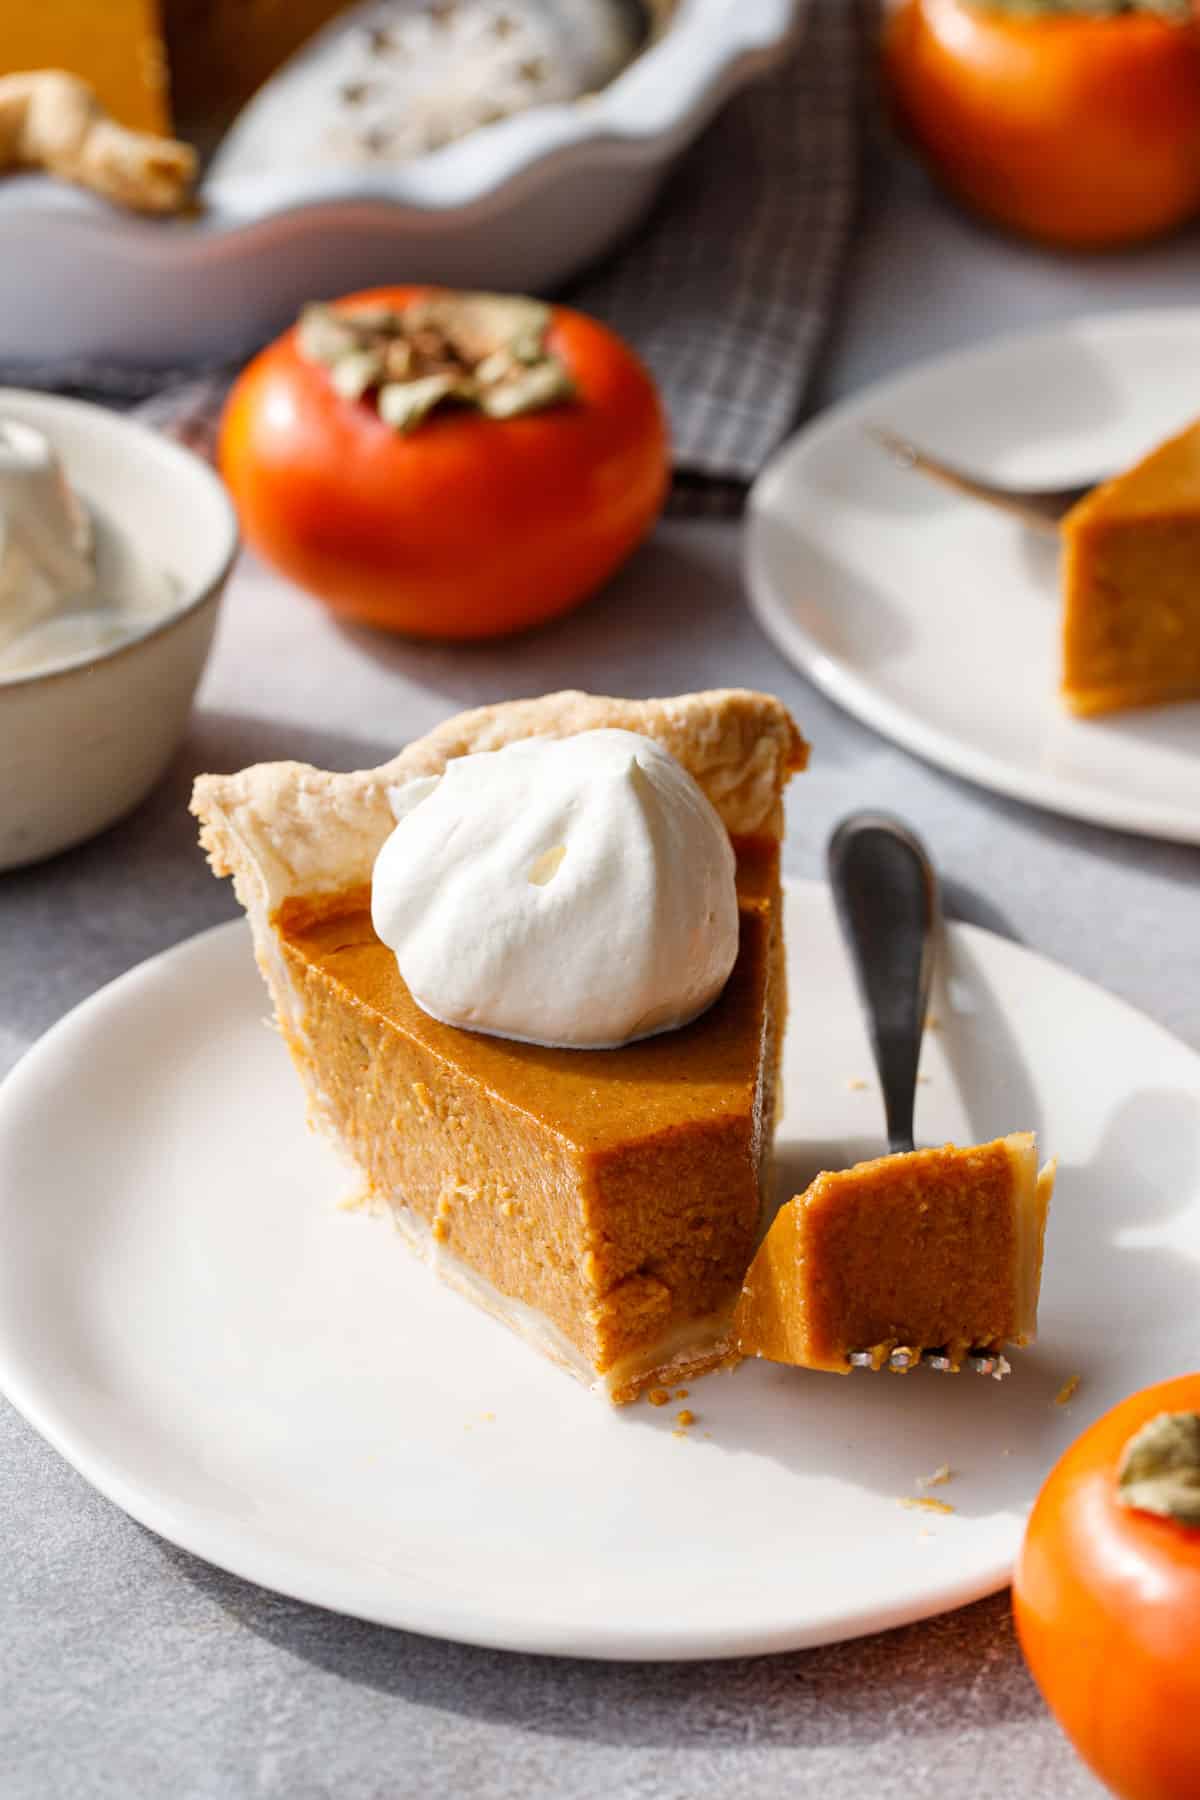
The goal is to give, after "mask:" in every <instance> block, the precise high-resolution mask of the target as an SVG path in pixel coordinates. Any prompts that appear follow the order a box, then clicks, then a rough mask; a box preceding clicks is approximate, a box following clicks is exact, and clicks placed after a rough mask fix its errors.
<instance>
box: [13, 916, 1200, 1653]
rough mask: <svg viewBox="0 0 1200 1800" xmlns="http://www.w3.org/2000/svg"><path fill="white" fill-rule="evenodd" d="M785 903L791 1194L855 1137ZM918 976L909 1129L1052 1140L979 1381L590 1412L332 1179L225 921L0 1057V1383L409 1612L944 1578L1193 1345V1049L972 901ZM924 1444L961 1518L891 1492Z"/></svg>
mask: <svg viewBox="0 0 1200 1800" xmlns="http://www.w3.org/2000/svg"><path fill="white" fill-rule="evenodd" d="M787 932H788V941H789V984H790V987H791V992H792V996H793V1025H792V1029H791V1030H790V1032H789V1035H788V1041H787V1047H786V1052H785V1068H784V1084H785V1098H786V1117H785V1121H784V1129H783V1136H782V1142H781V1146H780V1148H781V1152H782V1168H781V1180H782V1182H783V1184H784V1186H785V1188H786V1190H787V1191H794V1189H795V1188H796V1187H799V1186H800V1185H802V1184H803V1183H804V1182H805V1181H806V1180H807V1179H808V1177H809V1176H810V1175H811V1174H812V1173H813V1172H814V1171H815V1170H816V1169H818V1168H820V1167H826V1166H837V1165H839V1164H841V1163H843V1162H845V1161H848V1160H851V1159H853V1158H855V1157H857V1156H861V1155H864V1154H871V1153H874V1152H876V1151H877V1150H878V1148H879V1142H880V1132H881V1118H880V1105H879V1097H878V1093H877V1091H876V1089H875V1086H874V1083H873V1082H872V1081H871V1080H870V1079H869V1077H870V1072H871V1071H870V1059H869V1053H868V1049H867V1044H866V1040H865V1037H864V1033H863V1028H862V1025H861V1023H860V1020H859V1016H858V1008H857V1005H856V1002H855V999H854V993H853V987H852V983H851V979H850V974H849V970H848V968H847V966H846V962H845V958H844V955H843V953H842V950H841V946H840V943H839V940H838V936H837V930H836V927H835V924H834V921H833V916H832V910H831V907H830V904H829V899H828V896H827V894H826V893H825V891H824V890H823V889H821V888H819V887H816V886H813V885H802V886H798V887H794V888H792V889H791V890H790V891H789V897H788V906H787ZM943 969H944V974H945V977H946V979H945V980H944V982H943V984H942V986H943V992H942V993H941V995H940V996H939V997H938V998H937V999H936V1001H935V1005H936V1007H937V1011H938V1014H939V1017H940V1029H939V1030H936V1031H935V1032H933V1033H932V1034H931V1036H930V1037H929V1039H928V1041H927V1046H926V1050H927V1054H926V1059H925V1064H926V1068H925V1072H926V1076H927V1082H926V1083H925V1084H924V1085H922V1087H921V1088H920V1090H919V1105H918V1130H919V1132H920V1134H921V1136H922V1137H923V1138H926V1139H929V1140H933V1141H938V1140H941V1139H944V1138H949V1137H953V1138H958V1139H959V1140H960V1141H962V1140H965V1139H979V1138H985V1137H990V1136H992V1135H993V1134H995V1133H997V1132H999V1131H1002V1130H1006V1129H1008V1128H1010V1127H1016V1126H1019V1127H1030V1126H1033V1127H1036V1128H1037V1129H1038V1131H1039V1132H1040V1134H1041V1139H1042V1143H1043V1145H1044V1147H1045V1148H1046V1149H1048V1150H1053V1151H1056V1152H1057V1153H1058V1156H1059V1158H1060V1164H1061V1169H1060V1176H1059V1189H1058V1195H1057V1197H1056V1200H1055V1203H1054V1210H1053V1214H1052V1219H1051V1227H1050V1233H1049V1242H1048V1247H1047V1269H1046V1282H1045V1290H1044V1295H1043V1304H1042V1336H1041V1339H1040V1341H1039V1343H1038V1345H1037V1346H1036V1348H1035V1349H1033V1350H1030V1351H1027V1352H1025V1353H1024V1354H1021V1355H1018V1356H1015V1357H1014V1359H1013V1360H1014V1363H1015V1367H1014V1370H1013V1373H1012V1375H1011V1376H1010V1377H1009V1378H1008V1379H1007V1380H1005V1381H1003V1382H994V1381H989V1380H986V1379H982V1378H980V1377H978V1376H975V1375H961V1376H958V1377H953V1376H947V1375H936V1374H934V1373H932V1372H931V1371H929V1370H921V1371H919V1372H918V1373H916V1374H914V1375H911V1376H909V1377H907V1378H905V1379H903V1380H900V1379H897V1378H896V1377H894V1376H890V1375H870V1374H865V1373H864V1374H855V1375H851V1376H848V1377H845V1378H839V1377H837V1376H833V1375H817V1374H810V1373H806V1372H804V1371H800V1370H794V1369H784V1368H774V1367H771V1366H768V1365H767V1364H761V1363H756V1364H745V1365H743V1366H742V1367H741V1368H740V1369H738V1370H736V1371H735V1372H734V1373H733V1374H732V1375H713V1376H710V1377H708V1379H707V1380H704V1381H698V1382H696V1383H695V1384H694V1385H693V1386H692V1387H691V1390H690V1392H689V1394H688V1398H687V1401H686V1403H685V1402H684V1401H683V1400H682V1399H681V1398H679V1399H675V1400H673V1401H672V1403H671V1405H670V1406H669V1407H662V1408H659V1409H655V1408H654V1407H651V1406H647V1405H635V1406H632V1407H627V1408H623V1409H620V1410H613V1409H612V1408H610V1407H609V1406H608V1405H607V1404H606V1403H605V1402H604V1401H603V1400H601V1399H599V1398H597V1397H596V1396H594V1395H592V1394H589V1393H588V1392H587V1391H586V1390H585V1389H583V1388H582V1387H579V1386H576V1384H575V1383H574V1382H572V1381H571V1379H570V1378H569V1377H568V1376H566V1375H564V1374H562V1373H561V1372H560V1371H559V1370H558V1369H556V1368H553V1367H552V1366H551V1365H549V1364H548V1363H545V1362H543V1361H541V1360H540V1359H539V1358H538V1357H537V1356H536V1355H535V1354H534V1353H533V1352H532V1351H531V1350H529V1349H528V1348H527V1347H526V1345H524V1344H523V1343H522V1342H520V1341H519V1340H518V1339H517V1338H515V1337H513V1336H511V1335H510V1334H509V1333H508V1332H506V1331H505V1330H504V1329H503V1327H501V1326H500V1325H498V1324H496V1323H495V1322H494V1321H493V1320H492V1319H489V1318H487V1317H485V1316H484V1315H483V1314H481V1313H477V1312H476V1311H474V1310H473V1309H472V1308H471V1307H470V1306H468V1305H467V1304H466V1303H465V1302H464V1301H462V1300H460V1299H459V1298H458V1297H457V1296H456V1295H455V1294H453V1293H451V1292H449V1290H447V1289H445V1288H443V1287H440V1286H439V1285H438V1284H437V1283H436V1281H434V1279H433V1278H432V1277H431V1276H430V1274H429V1272H428V1271H427V1270H426V1269H425V1268H424V1267H422V1266H421V1265H420V1264H419V1263H418V1262H416V1261H415V1259H414V1258H413V1257H412V1256H411V1254H410V1253H409V1251H408V1250H407V1248H406V1247H405V1245H404V1244H403V1242H402V1241H400V1240H399V1239H398V1238H397V1237H395V1236H394V1234H393V1233H392V1232H391V1231H390V1230H389V1228H388V1226H387V1225H386V1224H385V1223H382V1222H380V1221H378V1220H375V1219H370V1218H366V1217H363V1216H361V1215H353V1214H347V1213H345V1212H339V1210H338V1208H337V1200H338V1198H339V1196H340V1195H341V1194H342V1193H344V1192H345V1189H346V1180H345V1177H344V1175H343V1173H342V1171H341V1169H340V1168H339V1166H338V1165H337V1164H336V1162H335V1161H334V1159H333V1158H332V1156H331V1155H330V1154H329V1153H327V1152H326V1150H325V1149H324V1148H323V1146H322V1145H321V1144H320V1143H319V1142H318V1141H317V1140H316V1139H314V1138H313V1137H311V1136H310V1135H309V1134H308V1133H307V1132H306V1131H305V1128H304V1108H303V1103H302V1100H301V1096H300V1091H299V1087H298V1084H297V1083H296V1080H295V1077H294V1075H293V1072H292V1069H291V1066H290V1064H289V1061H288V1058H287V1055H286V1053H285V1051H284V1048H283V1045H282V1044H281V1043H280V1041H279V1038H278V1036H277V1035H276V1034H275V1033H274V1032H272V1031H269V1030H267V1029H266V1026H265V1023H264V1012H265V1008H266V1002H265V996H264V994H263V991H262V986H261V983H260V981H259V977H258V973H257V971H256V969H255V967H254V962H253V958H252V955H251V949H250V939H249V934H248V932H247V931H246V929H245V927H244V926H242V925H240V924H235V925H229V926H223V927H221V928H219V929H218V930H216V931H212V932H209V933H207V934H206V935H204V936H202V937H199V938H195V939H193V940H192V941H191V942H189V943H185V944H182V945H180V946H179V947H178V948H177V949H175V950H172V951H170V952H169V953H168V954H166V955H164V956H160V957H158V958H156V959H155V960H154V961H152V962H149V963H146V964H144V965H143V966H142V967H141V968H138V969H135V970H133V971H132V972H131V973H130V974H128V975H126V976H124V977H123V978H122V979H121V980H120V981H117V982H115V983H114V984H113V985H112V986H111V987H109V988H106V989H104V990H103V992H101V993H99V994H97V995H96V996H95V997H94V998H93V999H91V1000H89V1001H87V1002H86V1003H85V1004H84V1005H83V1006H81V1007H79V1008H78V1009H77V1010H76V1011H75V1012H74V1013H72V1014H71V1015H70V1016H69V1017H68V1018H66V1019H64V1020H63V1021H62V1023H61V1024H59V1025H58V1026H56V1027H55V1029H54V1030H52V1031H51V1032H49V1033H48V1034H47V1036H46V1037H45V1038H43V1039H42V1040H41V1042H40V1043H39V1044H38V1045H37V1046H36V1047H35V1048H34V1049H33V1050H32V1051H31V1052H30V1053H29V1055H28V1056H27V1057H26V1058H25V1060H24V1061H23V1062H22V1063H21V1064H20V1065H19V1066H18V1068H17V1069H16V1070H15V1071H14V1072H13V1074H12V1075H11V1076H10V1077H9V1079H8V1080H7V1082H6V1083H5V1084H4V1086H3V1088H2V1089H0V1386H2V1387H3V1389H4V1391H5V1392H6V1393H7V1394H8V1396H9V1397H10V1399H12V1400H13V1401H14V1402H15V1403H16V1405H17V1406H18V1407H20V1409H21V1410H22V1411H23V1412H24V1414H25V1415H26V1417H27V1418H28V1419H29V1420H30V1421H31V1422H32V1423H33V1424H34V1425H35V1426H36V1427H37V1429H38V1430H39V1431H41V1432H42V1434H43V1435H44V1436H45V1437H46V1438H48V1439H49V1440H50V1442H51V1443H52V1444H54V1445H55V1446H56V1447H57V1449H58V1450H59V1451H61V1453H62V1454H63V1455H64V1456H65V1457H67V1458H68V1459H69V1461H71V1462H72V1463H73V1464H74V1465H75V1466H76V1468H78V1469H79V1470H81V1471H82V1473H83V1474H84V1475H85V1476H87V1478H88V1479H89V1480H90V1481H92V1482H93V1483H94V1484H95V1486H96V1487H98V1488H99V1489H100V1490H101V1491H102V1492H103V1493H105V1494H107V1495H108V1496H109V1497H110V1498H111V1499H113V1500H115V1501H116V1502H117V1503H118V1505H120V1506H123V1507H124V1508H125V1509H126V1510H127V1511H128V1512H130V1513H132V1514H133V1515H134V1517H135V1518H137V1519H140V1520H141V1521H142V1522H143V1523H144V1524H146V1525H149V1526H150V1527H151V1528H152V1529H153V1530H155V1531H158V1532H160V1533H161V1534H162V1535H163V1536H165V1537H167V1538H170V1539H172V1540H174V1541H175V1542H176V1543H178V1544H181V1545H183V1546H184V1547H185V1548H186V1549H188V1550H191V1551H194V1552H196V1553H197V1554H198V1555H200V1556H204V1557H207V1558H208V1559H209V1560H210V1561H212V1562H214V1563H218V1564H220V1565H221V1566H223V1567H225V1568H227V1569H231V1570H233V1571H234V1572H235V1573H237V1574H240V1575H243V1576H246V1577H248V1578H249V1579H251V1580H253V1581H258V1582H261V1583H263V1584H264V1585H266V1586H268V1587H272V1588H277V1589H279V1590H280V1591H281V1592H283V1593H287V1594H292V1595H297V1596H299V1597H300V1598H301V1599H305V1600H310V1601H316V1602H317V1603H318V1604H320V1605H322V1606H327V1607H332V1608H336V1609H337V1610H339V1611H344V1612H349V1613H355V1614H358V1615H361V1616H362V1617H365V1618H369V1619H376V1620H380V1621H382V1622H383V1623H385V1624H390V1625H402V1626H407V1627H409V1628H410V1629H413V1630H417V1631H424V1632H429V1633H433V1634H435V1635H439V1636H445V1637H452V1638H461V1639H465V1640H468V1641H470V1642H474V1643H480V1644H489V1645H497V1646H500V1647H504V1648H511V1649H521V1650H536V1651H554V1652H559V1653H563V1654H571V1655H584V1656H608V1657H699V1656H722V1655H734V1654H743V1653H745V1654H752V1653H756V1652H760V1651H768V1650H785V1649H791V1648H794V1647H797V1646H801V1645H806V1644H815V1643H822V1642H826V1641H829V1640H832V1639H835V1638H839V1637H848V1636H852V1635H853V1634H855V1633H857V1632H864V1631H873V1630H878V1629H881V1628H883V1627H885V1626H888V1625H895V1624H899V1623H902V1622H903V1621H905V1620H908V1619H915V1618H920V1617H922V1616H924V1615H926V1614H928V1613H932V1612H937V1611H939V1610H941V1609H943V1608H945V1607H949V1606H956V1605H959V1604H961V1603H962V1602H964V1601H967V1600H971V1599H974V1598H975V1597H976V1596H978V1595H980V1594H983V1593H986V1592H988V1591H990V1590H991V1589H994V1588H997V1587H1000V1586H1001V1585H1003V1583H1004V1582H1005V1581H1006V1580H1007V1579H1008V1575H1009V1571H1010V1568H1011V1565H1012V1559H1013V1555H1014V1552H1015V1550H1016V1548H1017V1544H1018V1541H1019V1538H1020V1533H1021V1528H1022V1524H1023V1520H1024V1517H1025V1514H1026V1511H1027V1509H1028V1507H1029V1505H1030V1503H1031V1501H1032V1499H1033V1497H1034V1494H1035V1493H1036V1491H1037V1488H1038V1486H1039V1484H1040V1482H1041V1481H1042V1479H1043V1477H1044V1475H1045V1473H1046V1471H1047V1470H1048V1469H1049V1467H1050V1465H1051V1463H1052V1462H1053V1461H1054V1459H1055V1457H1056V1456H1057V1455H1058V1453H1059V1451H1060V1450H1061V1449H1062V1448H1063V1447H1064V1445H1065V1444H1066V1443H1067V1442H1068V1440H1069V1439H1070V1438H1071V1437H1072V1436H1074V1434H1075V1433H1076V1432H1077V1431H1079V1430H1080V1429H1082V1427H1083V1426H1084V1425H1085V1424H1087V1423H1088V1422H1089V1421H1090V1420H1091V1419H1092V1418H1094V1417H1095V1416H1096V1415H1097V1414H1098V1413H1099V1412H1100V1411H1102V1410H1103V1409H1104V1408H1106V1407H1108V1406H1110V1405H1111V1404H1112V1403H1113V1402H1114V1401H1116V1400H1117V1399H1119V1398H1121V1397H1122V1396H1123V1395H1125V1394H1127V1393H1129V1392H1130V1391H1131V1390H1132V1389H1134V1388H1137V1387H1140V1386H1142V1385H1143V1384H1144V1383H1147V1382H1150V1381H1154V1380H1157V1379H1159V1378H1161V1377H1164V1376H1168V1375H1175V1374H1179V1373H1180V1372H1181V1371H1183V1370H1185V1369H1187V1368H1189V1367H1190V1366H1192V1365H1193V1364H1194V1362H1195V1359H1196V1341H1195V1317H1196V1300H1195V1296H1196V1278H1197V1263H1198V1261H1200V1174H1198V1149H1200V1058H1197V1057H1196V1056H1195V1055H1194V1054H1193V1053H1192V1052H1191V1051H1189V1050H1188V1049H1186V1048H1185V1047H1184V1046H1183V1045H1182V1044H1180V1043H1178V1042H1177V1041H1176V1040H1174V1039H1173V1038H1171V1037H1169V1036H1168V1035H1167V1034H1166V1033H1165V1032H1164V1031H1162V1030H1160V1029H1159V1028H1158V1027H1157V1026H1155V1025H1154V1024H1152V1023H1151V1022H1150V1021H1149V1020H1148V1019H1146V1018H1143V1017H1142V1016H1141V1015H1140V1014H1138V1013H1135V1012H1133V1011H1132V1010H1131V1009H1130V1008H1128V1007H1127V1006H1124V1005H1122V1004H1121V1003H1120V1002H1118V1001H1116V1000H1113V999H1112V998H1111V997H1110V996H1108V995H1107V994H1105V993H1103V992H1101V991H1100V990H1099V989H1097V988H1094V987H1091V986H1089V985H1088V984H1087V983H1086V982H1083V981H1081V980H1079V979H1078V977H1076V976H1073V975H1070V974H1068V973H1067V972H1066V971H1064V970H1062V969H1059V968H1056V967H1055V966H1054V965H1052V964H1050V963H1047V962H1044V961H1042V960H1041V959H1040V958H1038V957H1036V956H1033V955H1031V954H1030V953H1029V952H1028V951H1025V950H1022V949H1020V948H1019V947H1017V946H1015V945H1013V944H1010V943H1007V942H1005V941H1004V940H1002V939H1000V938H996V937H992V936H990V935H988V934H987V933H985V932H981V931H977V930H971V929H966V928H955V929H952V930H951V931H950V933H949V934H948V939H947V944H946V952H945V956H944V959H943ZM1072 1374H1079V1375H1080V1376H1081V1377H1082V1384H1081V1386H1080V1389H1079V1393H1078V1398H1077V1399H1076V1401H1075V1402H1074V1404H1073V1405H1072V1406H1070V1407H1068V1408H1063V1407H1059V1406H1056V1405H1055V1396H1056V1395H1057V1394H1058V1393H1059V1391H1060V1389H1061V1388H1062V1386H1063V1383H1064V1382H1065V1381H1066V1380H1067V1378H1068V1377H1069V1376H1070V1375H1072ZM685 1404H686V1405H687V1407H688V1408H690V1409H691V1410H692V1411H693V1412H694V1413H695V1414H696V1423H695V1424H694V1425H692V1426H691V1427H690V1429H687V1430H686V1431H683V1432H682V1433H681V1434H680V1427H678V1426H677V1425H676V1419H675V1415H676V1414H677V1412H678V1411H679V1410H680V1409H681V1407H683V1406H684V1405H685ZM943 1463H946V1464H949V1465H950V1467H951V1468H952V1469H953V1471H954V1478H953V1480H951V1481H950V1482H949V1483H947V1484H946V1485H945V1486H940V1487H938V1488H936V1489H935V1490H934V1493H933V1497H936V1498H937V1499H940V1500H944V1501H946V1502H947V1503H948V1504H950V1505H951V1506H953V1508H954V1509H955V1510H954V1512H953V1513H952V1514H935V1513H929V1512H923V1511H921V1510H919V1509H918V1510H915V1511H914V1510H911V1509H910V1508H907V1507H905V1506H904V1505H903V1504H901V1502H902V1501H903V1500H905V1499H907V1500H909V1501H913V1500H919V1499H920V1498H922V1495H923V1490H922V1488H921V1487H920V1485H919V1481H918V1478H919V1477H922V1476H928V1475H929V1474H931V1473H933V1472H934V1471H935V1470H936V1469H938V1468H939V1467H940V1465H942V1464H943Z"/></svg>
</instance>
